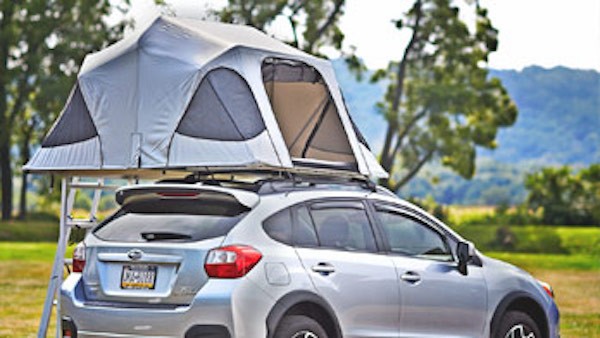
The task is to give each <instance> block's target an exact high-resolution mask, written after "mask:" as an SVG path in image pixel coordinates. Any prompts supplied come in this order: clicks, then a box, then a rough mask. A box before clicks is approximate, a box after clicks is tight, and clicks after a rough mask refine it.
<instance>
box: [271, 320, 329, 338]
mask: <svg viewBox="0 0 600 338" xmlns="http://www.w3.org/2000/svg"><path fill="white" fill-rule="evenodd" d="M274 338H327V333H326V332H325V330H324V329H323V328H322V327H321V325H320V324H319V323H318V322H317V321H315V320H314V319H312V318H309V317H306V316H301V315H294V316H285V317H284V318H283V319H282V320H281V322H280V323H279V325H278V326H277V330H276V331H275V335H274Z"/></svg>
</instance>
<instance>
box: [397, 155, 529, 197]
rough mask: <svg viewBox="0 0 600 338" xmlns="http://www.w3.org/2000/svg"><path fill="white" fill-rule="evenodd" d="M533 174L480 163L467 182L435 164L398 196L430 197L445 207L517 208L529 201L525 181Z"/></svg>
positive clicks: (519, 168)
mask: <svg viewBox="0 0 600 338" xmlns="http://www.w3.org/2000/svg"><path fill="white" fill-rule="evenodd" d="M531 170H532V169H531V168H530V167H528V166H525V165H522V166H515V165H511V164H505V163H498V162H495V161H492V160H490V159H478V160H477V174H476V175H475V176H474V177H473V178H472V179H470V180H467V179H465V178H462V177H460V176H459V175H457V174H456V173H454V172H452V171H451V170H450V169H448V168H445V167H443V166H442V165H441V164H438V163H432V164H431V165H428V166H427V167H425V168H424V169H423V170H422V171H421V172H420V173H419V175H417V176H416V177H415V178H414V179H412V180H411V181H410V182H409V183H408V184H407V185H406V186H405V187H403V188H402V189H400V190H399V192H398V193H399V195H401V196H417V197H420V198H422V197H424V196H427V195H428V194H430V195H432V196H433V197H434V198H435V200H436V201H438V202H440V203H443V204H461V205H498V204H508V205H517V204H521V203H523V202H524V201H525V199H526V197H527V191H526V190H525V186H524V184H523V177H524V176H525V175H526V174H527V173H528V172H530V171H531Z"/></svg>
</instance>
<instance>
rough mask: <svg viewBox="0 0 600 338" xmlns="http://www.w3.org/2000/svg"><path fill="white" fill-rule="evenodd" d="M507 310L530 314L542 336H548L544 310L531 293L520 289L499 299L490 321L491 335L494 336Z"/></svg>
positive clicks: (546, 337)
mask: <svg viewBox="0 0 600 338" xmlns="http://www.w3.org/2000/svg"><path fill="white" fill-rule="evenodd" d="M508 311H521V312H524V313H526V314H528V315H530V316H531V318H532V319H533V320H534V321H535V322H536V323H537V324H538V326H539V329H540V331H541V334H542V338H548V335H549V333H548V332H549V329H548V318H547V316H546V313H545V312H544V308H543V307H542V306H541V305H540V303H538V302H537V301H536V300H535V299H534V298H533V297H531V295H529V294H528V293H526V292H522V291H516V292H511V293H509V294H508V295H506V296H505V297H504V298H503V299H502V301H500V303H499V304H498V306H497V307H496V310H495V311H494V315H493V316H492V321H491V323H490V336H491V337H494V338H495V337H496V332H497V330H498V328H499V327H500V322H501V321H502V316H504V314H505V313H507V312H508Z"/></svg>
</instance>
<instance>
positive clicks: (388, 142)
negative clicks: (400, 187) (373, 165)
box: [379, 0, 422, 188]
mask: <svg viewBox="0 0 600 338" xmlns="http://www.w3.org/2000/svg"><path fill="white" fill-rule="evenodd" d="M421 6H422V3H421V0H417V1H416V2H415V4H414V7H413V8H414V9H415V23H414V25H413V27H412V28H413V32H412V35H411V38H410V40H409V41H408V44H407V45H406V47H405V49H404V54H403V55H402V60H401V61H400V63H399V64H398V70H397V74H396V88H395V92H394V96H393V99H392V106H391V107H390V109H391V111H392V114H391V115H392V116H391V121H388V129H387V132H386V136H385V143H384V145H383V151H382V152H381V160H380V161H381V166H382V167H383V169H385V171H387V172H388V173H390V177H388V178H386V179H382V180H380V181H379V184H381V185H383V186H385V187H388V188H390V183H391V182H390V179H391V174H392V169H393V167H394V162H395V160H396V153H397V151H398V150H397V149H392V140H393V138H394V136H395V135H396V134H397V133H398V127H399V126H398V123H399V121H398V115H399V113H400V111H399V110H400V103H401V101H402V95H403V93H404V78H405V76H406V66H407V62H408V58H409V56H410V55H409V54H410V53H411V51H412V49H413V46H414V45H415V43H416V42H417V39H418V34H419V29H420V28H421V16H422V12H421ZM401 141H402V140H399V142H401ZM394 148H395V147H394ZM390 150H392V151H390Z"/></svg>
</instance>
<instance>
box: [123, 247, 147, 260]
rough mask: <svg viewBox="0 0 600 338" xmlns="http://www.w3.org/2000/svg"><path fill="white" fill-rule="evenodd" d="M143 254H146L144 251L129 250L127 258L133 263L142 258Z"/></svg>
mask: <svg viewBox="0 0 600 338" xmlns="http://www.w3.org/2000/svg"><path fill="white" fill-rule="evenodd" d="M143 254H144V252H143V251H142V250H140V249H133V250H129V252H128V253H127V257H129V259H131V260H132V261H135V260H138V259H140V258H142V255H143Z"/></svg>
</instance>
